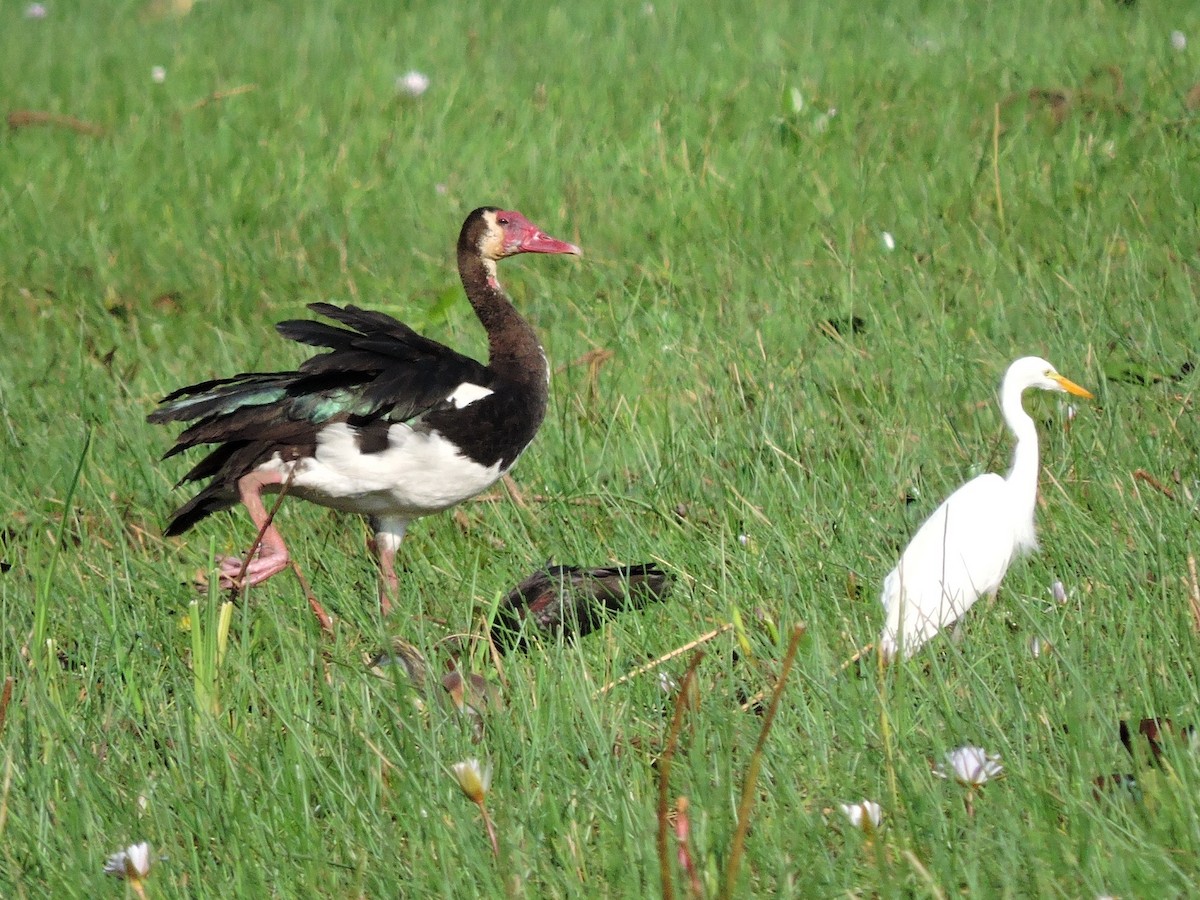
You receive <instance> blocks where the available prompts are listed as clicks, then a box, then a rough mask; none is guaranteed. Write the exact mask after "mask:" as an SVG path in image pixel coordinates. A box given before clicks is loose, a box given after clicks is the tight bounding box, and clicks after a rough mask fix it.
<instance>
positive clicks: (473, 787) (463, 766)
mask: <svg viewBox="0 0 1200 900" xmlns="http://www.w3.org/2000/svg"><path fill="white" fill-rule="evenodd" d="M450 769H451V771H453V772H454V777H455V778H456V779H457V780H458V786H459V787H460V788H462V792H463V793H464V794H466V795H467V799H468V800H470V801H471V802H472V803H483V798H484V797H486V796H487V792H488V788H489V787H491V786H492V764H491V763H483V764H480V762H479V760H477V759H466V760H463V761H462V762H457V763H455V764H454V765H452V766H451V767H450Z"/></svg>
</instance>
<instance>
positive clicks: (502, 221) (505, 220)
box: [496, 216, 509, 225]
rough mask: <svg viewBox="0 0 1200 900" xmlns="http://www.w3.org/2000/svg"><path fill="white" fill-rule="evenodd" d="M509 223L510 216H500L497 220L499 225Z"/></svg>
mask: <svg viewBox="0 0 1200 900" xmlns="http://www.w3.org/2000/svg"><path fill="white" fill-rule="evenodd" d="M508 223H509V220H508V216H499V217H498V218H497V219H496V224H497V225H507V224H508Z"/></svg>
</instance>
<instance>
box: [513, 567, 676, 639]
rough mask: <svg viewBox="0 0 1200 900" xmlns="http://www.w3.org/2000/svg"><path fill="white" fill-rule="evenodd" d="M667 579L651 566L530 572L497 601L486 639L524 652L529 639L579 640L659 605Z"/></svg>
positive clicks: (568, 568)
mask: <svg viewBox="0 0 1200 900" xmlns="http://www.w3.org/2000/svg"><path fill="white" fill-rule="evenodd" d="M670 589H671V577H670V576H669V575H668V574H667V573H666V572H664V571H663V570H662V569H660V568H659V567H658V566H657V565H655V564H654V563H643V564H641V565H634V566H604V567H601V568H598V569H584V568H581V567H579V566H550V565H547V566H546V568H544V569H541V570H540V571H537V572H534V573H533V574H532V575H530V576H529V577H528V578H526V579H525V580H524V581H522V582H521V583H520V584H518V585H517V586H516V587H515V588H513V589H512V590H511V591H509V592H508V594H507V596H505V597H504V599H502V600H501V601H500V606H499V608H498V609H497V611H496V620H495V622H494V623H493V624H492V640H493V641H494V642H495V643H496V646H498V647H500V648H501V649H504V650H511V649H514V648H515V649H517V650H526V649H528V641H529V638H530V637H531V636H532V634H540V635H542V636H544V637H557V636H559V635H561V636H562V637H564V638H574V637H583V636H584V635H587V634H590V633H591V632H593V631H595V630H596V629H597V628H598V627H600V625H601V624H603V623H604V621H605V620H606V619H608V618H610V617H612V616H615V615H617V614H619V613H622V612H625V611H626V610H629V609H641V608H642V607H644V606H645V605H646V604H647V603H650V602H651V601H653V600H662V599H664V598H665V597H666V595H667V592H668V591H669V590H670Z"/></svg>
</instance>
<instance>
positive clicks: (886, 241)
mask: <svg viewBox="0 0 1200 900" xmlns="http://www.w3.org/2000/svg"><path fill="white" fill-rule="evenodd" d="M879 237H880V240H882V241H883V249H885V250H887V251H888V252H889V253H891V252H892V251H893V250H895V249H896V239H895V238H894V237H892V233H891V232H890V231H885V232H883V234H881V235H880V236H879Z"/></svg>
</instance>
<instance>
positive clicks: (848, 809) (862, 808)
mask: <svg viewBox="0 0 1200 900" xmlns="http://www.w3.org/2000/svg"><path fill="white" fill-rule="evenodd" d="M840 805H841V807H842V812H843V813H845V814H846V818H847V819H849V820H850V824H851V825H853V826H854V827H855V828H857V829H859V830H861V831H865V832H867V834H870V833H871V832H872V831H875V830H876V829H877V828H879V823H880V822H882V821H883V809H882V808H881V807H880V805H879V804H878V803H875V802H873V801H871V800H863V801H862V802H860V803H842V804H840Z"/></svg>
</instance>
